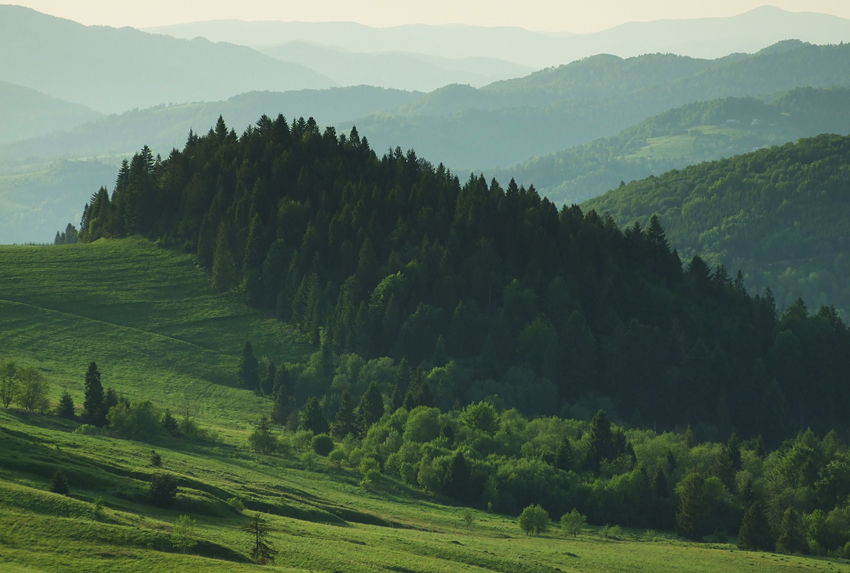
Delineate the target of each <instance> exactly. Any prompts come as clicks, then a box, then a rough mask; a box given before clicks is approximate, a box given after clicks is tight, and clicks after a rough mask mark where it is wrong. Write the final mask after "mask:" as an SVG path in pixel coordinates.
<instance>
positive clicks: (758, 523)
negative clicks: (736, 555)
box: [738, 501, 774, 551]
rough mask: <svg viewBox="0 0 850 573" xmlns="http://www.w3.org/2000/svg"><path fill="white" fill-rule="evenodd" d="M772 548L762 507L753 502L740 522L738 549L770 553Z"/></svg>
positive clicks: (768, 528)
mask: <svg viewBox="0 0 850 573" xmlns="http://www.w3.org/2000/svg"><path fill="white" fill-rule="evenodd" d="M773 546H774V544H773V539H772V538H771V534H770V526H769V525H768V521H767V515H766V513H765V510H764V505H763V504H762V503H761V502H760V501H755V502H753V504H752V505H750V507H749V509H747V512H746V513H745V514H744V519H743V521H741V529H740V530H739V531H738V547H739V548H740V549H743V550H744V551H772V550H773Z"/></svg>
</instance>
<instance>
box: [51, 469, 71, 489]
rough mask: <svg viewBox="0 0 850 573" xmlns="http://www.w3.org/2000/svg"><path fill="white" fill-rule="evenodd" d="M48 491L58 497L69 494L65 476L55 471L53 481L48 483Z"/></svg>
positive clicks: (60, 471)
mask: <svg viewBox="0 0 850 573" xmlns="http://www.w3.org/2000/svg"><path fill="white" fill-rule="evenodd" d="M50 491H51V493H58V494H59V495H68V494H69V493H70V491H69V490H68V481H67V480H66V479H65V474H63V473H62V470H56V473H55V474H53V480H52V481H51V482H50Z"/></svg>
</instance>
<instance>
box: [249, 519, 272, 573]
mask: <svg viewBox="0 0 850 573" xmlns="http://www.w3.org/2000/svg"><path fill="white" fill-rule="evenodd" d="M242 531H244V532H246V533H248V534H250V535H251V559H253V560H254V561H256V562H257V563H259V564H260V565H265V564H266V563H271V564H274V562H275V557H276V556H277V553H278V552H277V550H276V549H275V548H274V546H273V545H272V544H271V543H270V542H269V541H268V536H269V531H271V527H270V526H269V523H268V521H266V520H265V519H264V518H262V517H260V512H257V513H255V514H254V517H252V518H251V521H250V522H249V523H248V525H246V526H245V527H243V528H242Z"/></svg>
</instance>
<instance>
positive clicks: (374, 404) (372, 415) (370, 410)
mask: <svg viewBox="0 0 850 573" xmlns="http://www.w3.org/2000/svg"><path fill="white" fill-rule="evenodd" d="M357 411H358V412H359V413H360V424H361V427H362V428H363V431H364V432H365V431H366V430H368V429H369V427H370V426H371V425H372V424H374V423H375V422H377V421H378V420H380V419H381V417H382V416H383V415H384V397H383V396H382V395H381V390H380V389H379V388H378V385H377V384H376V383H375V382H372V383H371V384H369V388H368V389H367V390H366V393H365V394H363V397H362V398H361V399H360V405H359V406H358V407H357Z"/></svg>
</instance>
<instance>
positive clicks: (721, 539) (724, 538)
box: [708, 531, 729, 543]
mask: <svg viewBox="0 0 850 573" xmlns="http://www.w3.org/2000/svg"><path fill="white" fill-rule="evenodd" d="M708 540H709V541H710V542H711V543H729V534H728V533H726V532H725V531H715V532H714V533H712V534H711V535H710V536H709V538H708Z"/></svg>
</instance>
